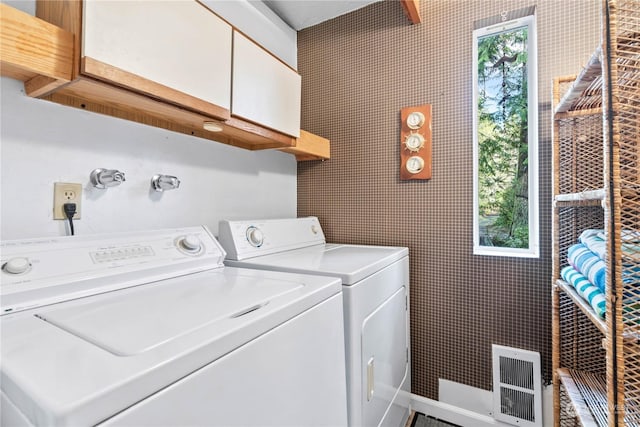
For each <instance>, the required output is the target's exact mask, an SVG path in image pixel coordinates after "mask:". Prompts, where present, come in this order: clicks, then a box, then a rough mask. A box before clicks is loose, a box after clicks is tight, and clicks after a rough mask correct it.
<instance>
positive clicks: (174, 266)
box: [0, 226, 226, 315]
mask: <svg viewBox="0 0 640 427" xmlns="http://www.w3.org/2000/svg"><path fill="white" fill-rule="evenodd" d="M0 249H1V254H2V255H1V257H0V266H1V269H0V284H1V285H0V297H1V298H0V315H2V314H7V313H10V312H14V311H19V310H22V309H25V308H30V307H33V306H38V305H43V304H45V303H51V302H57V301H61V300H64V299H71V298H77V297H79V296H86V295H91V294H93V293H100V292H106V291H107V290H114V289H119V288H122V287H127V286H135V285H138V284H142V283H145V282H147V281H153V280H159V279H164V278H170V277H176V276H180V275H184V274H188V273H191V272H197V271H203V270H208V269H214V268H221V267H223V265H224V264H223V261H224V257H225V255H226V254H225V251H224V249H223V248H222V246H220V244H219V243H218V241H217V240H216V239H215V238H214V237H213V235H212V234H211V233H210V232H209V230H208V229H207V228H206V227H204V226H203V227H187V228H176V229H169V230H156V231H143V232H127V233H112V234H108V235H87V236H65V237H50V238H42V239H25V240H12V241H4V242H2V243H1V245H0Z"/></svg>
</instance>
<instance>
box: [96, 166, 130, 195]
mask: <svg viewBox="0 0 640 427" xmlns="http://www.w3.org/2000/svg"><path fill="white" fill-rule="evenodd" d="M89 181H90V182H91V185H93V187H94V188H99V189H101V190H104V189H105V188H108V187H115V186H117V185H120V184H122V183H123V182H124V181H126V180H125V178H124V172H120V171H119V170H117V169H103V168H98V169H94V170H93V171H92V172H91V175H89Z"/></svg>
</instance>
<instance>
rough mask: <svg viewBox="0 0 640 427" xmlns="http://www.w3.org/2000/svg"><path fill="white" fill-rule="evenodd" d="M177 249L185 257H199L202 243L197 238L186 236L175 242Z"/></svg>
mask: <svg viewBox="0 0 640 427" xmlns="http://www.w3.org/2000/svg"><path fill="white" fill-rule="evenodd" d="M176 246H177V247H178V249H179V250H180V251H181V252H182V253H185V254H187V255H200V254H201V253H202V249H203V248H202V242H201V241H200V239H199V238H198V236H194V235H187V236H182V237H180V238H179V239H177V240H176Z"/></svg>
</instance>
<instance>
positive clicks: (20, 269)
mask: <svg viewBox="0 0 640 427" xmlns="http://www.w3.org/2000/svg"><path fill="white" fill-rule="evenodd" d="M30 268H31V263H30V262H29V258H24V257H17V258H11V259H10V260H9V261H7V262H6V263H5V264H4V265H3V266H2V270H4V271H5V272H7V273H9V274H22V273H26V272H27V271H28V270H29V269H30Z"/></svg>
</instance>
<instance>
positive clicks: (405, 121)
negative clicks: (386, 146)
mask: <svg viewBox="0 0 640 427" xmlns="http://www.w3.org/2000/svg"><path fill="white" fill-rule="evenodd" d="M400 119H401V121H402V126H401V129H400V179H403V180H411V179H430V178H431V105H430V104H425V105H418V106H415V107H405V108H403V109H402V110H401V111H400Z"/></svg>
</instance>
